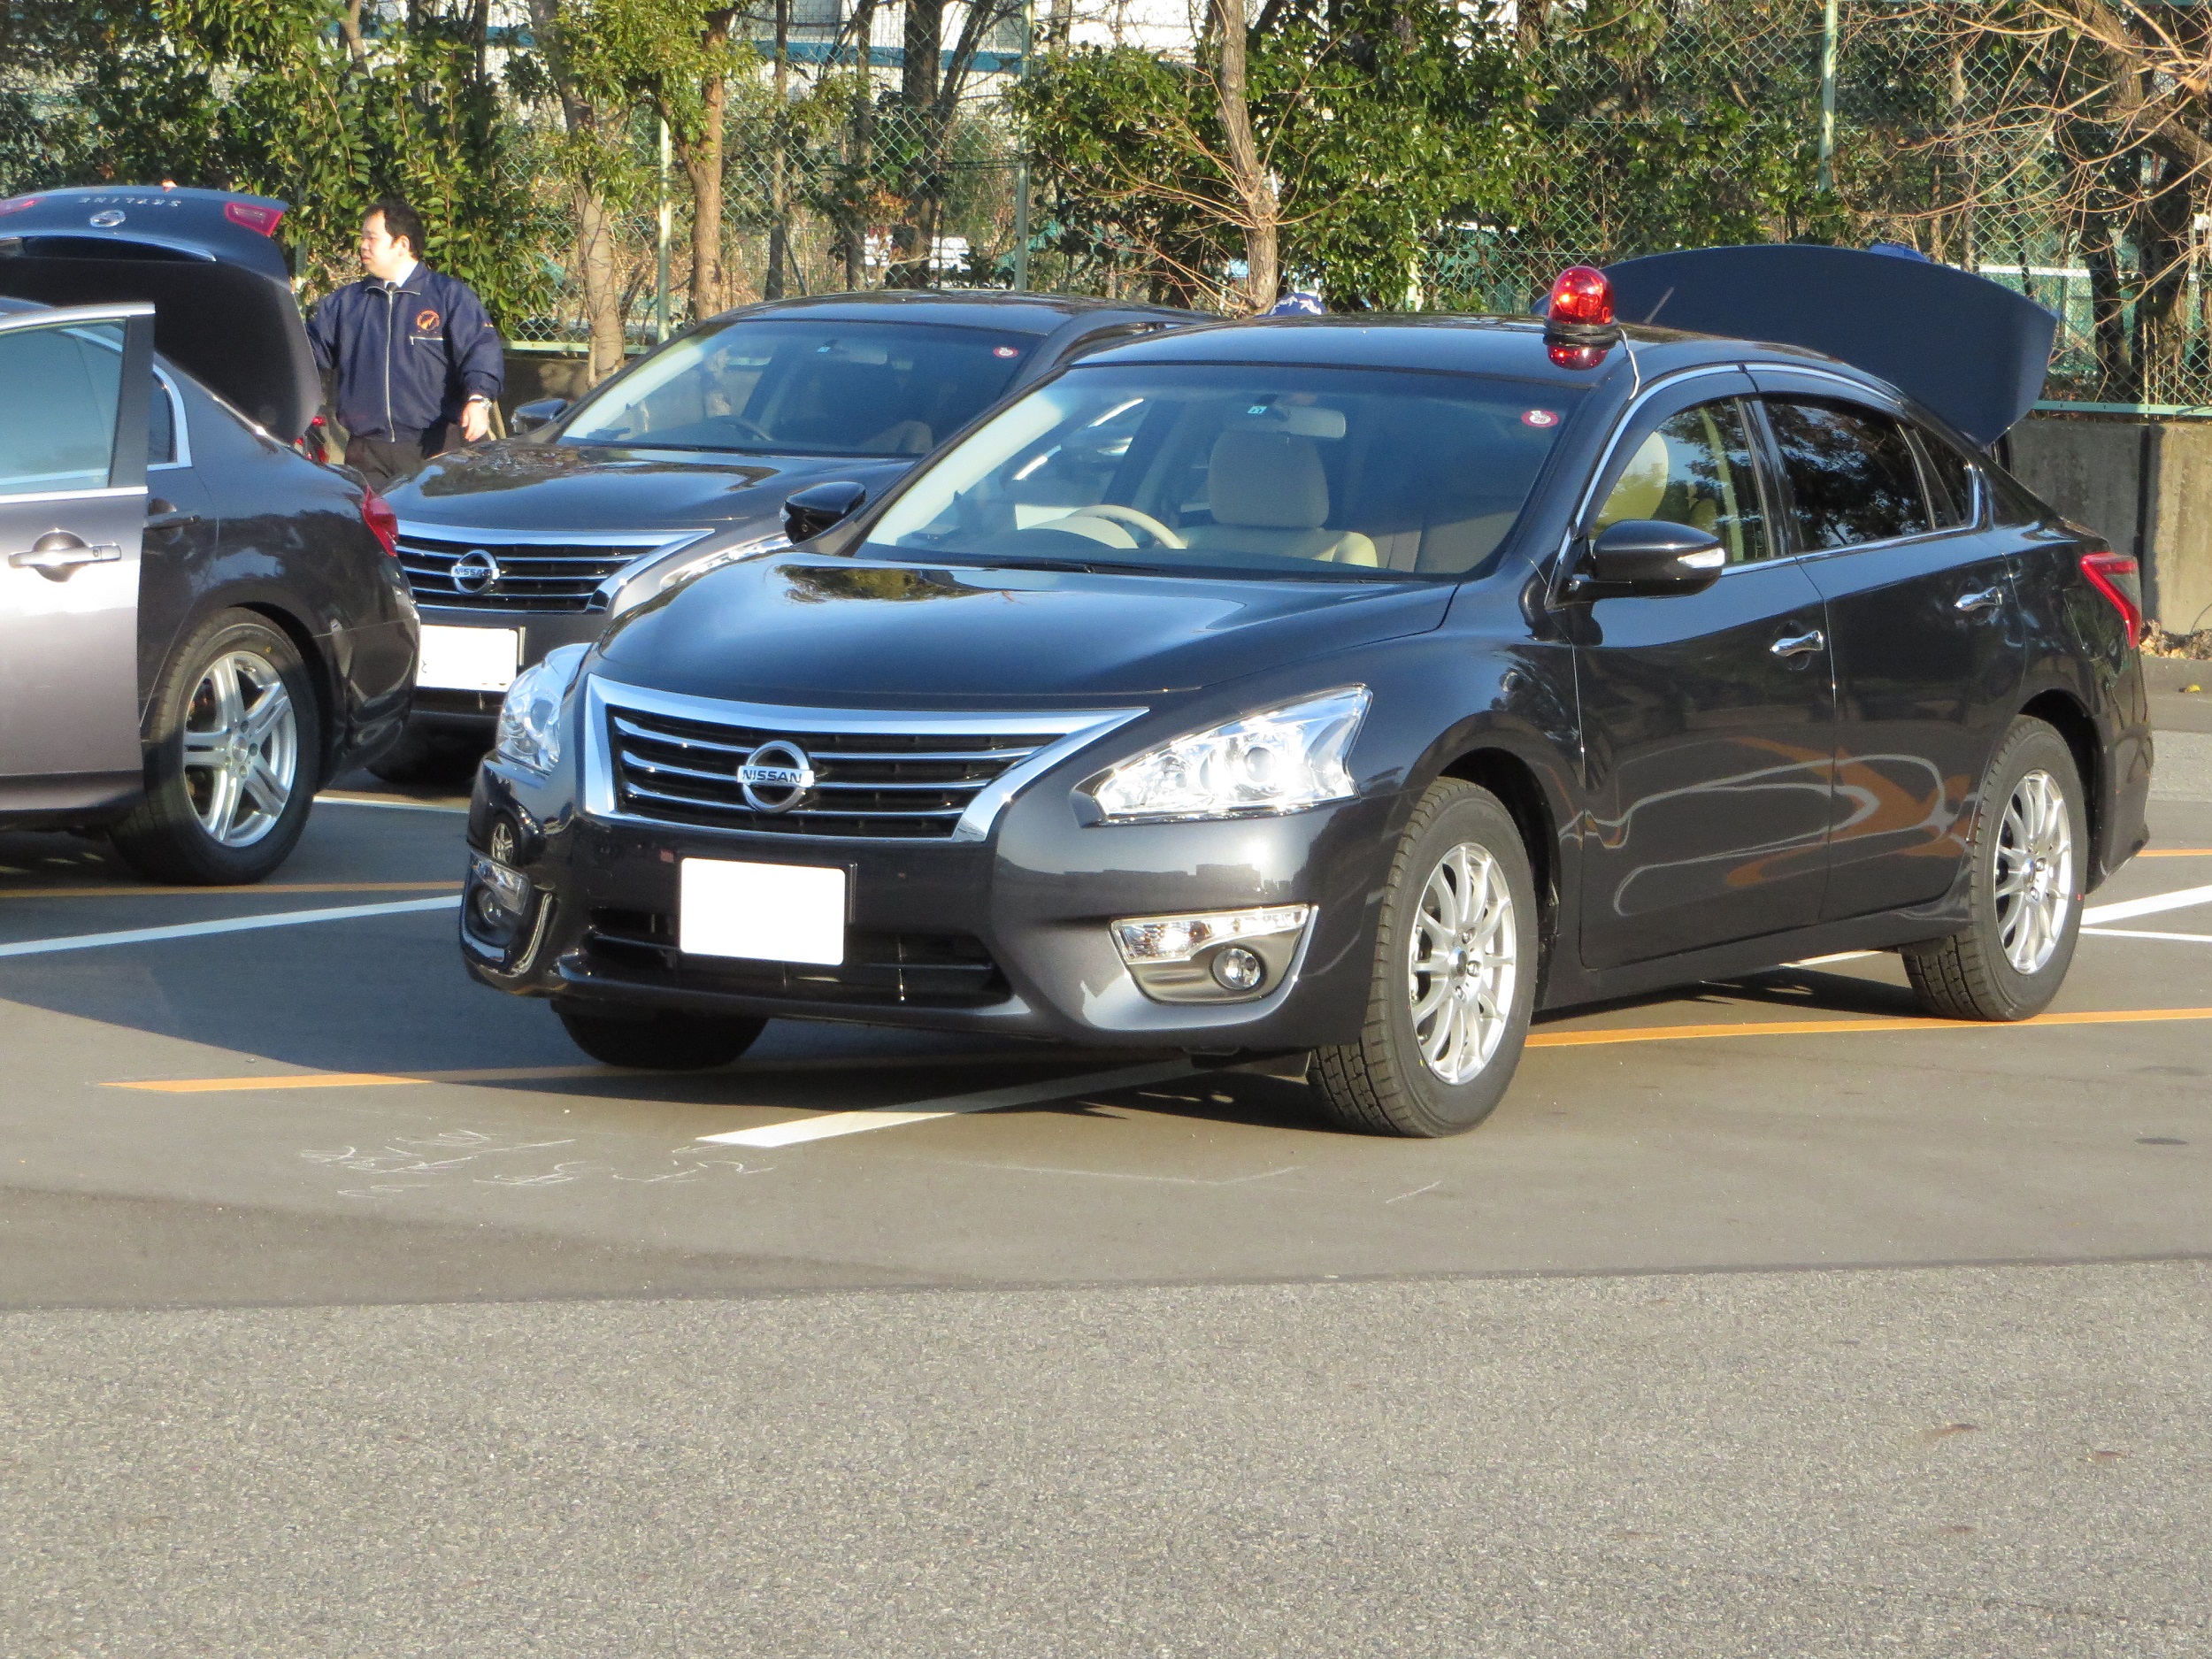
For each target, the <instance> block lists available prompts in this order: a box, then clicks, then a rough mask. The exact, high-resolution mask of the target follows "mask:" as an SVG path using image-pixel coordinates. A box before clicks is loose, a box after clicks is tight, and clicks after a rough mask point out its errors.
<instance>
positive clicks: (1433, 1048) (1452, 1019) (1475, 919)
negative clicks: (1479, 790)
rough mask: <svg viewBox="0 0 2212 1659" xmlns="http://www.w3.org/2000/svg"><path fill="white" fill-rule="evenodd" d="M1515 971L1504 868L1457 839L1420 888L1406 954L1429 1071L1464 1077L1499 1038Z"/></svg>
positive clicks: (1516, 952)
mask: <svg viewBox="0 0 2212 1659" xmlns="http://www.w3.org/2000/svg"><path fill="white" fill-rule="evenodd" d="M1519 970H1520V934H1519V930H1518V927H1517V925H1516V918H1515V917H1514V914H1513V895H1512V891H1511V889H1510V888H1509V887H1507V885H1506V881H1505V872H1503V871H1502V870H1501V869H1500V868H1499V866H1498V861H1497V860H1496V859H1495V858H1494V857H1492V856H1490V854H1489V853H1488V852H1487V851H1486V850H1485V849H1483V848H1482V847H1481V846H1480V845H1479V844H1478V843H1476V842H1474V841H1462V842H1461V843H1460V844H1459V845H1458V846H1456V847H1455V848H1453V849H1451V850H1450V851H1449V852H1448V853H1446V854H1445V855H1444V856H1443V857H1442V858H1441V859H1440V860H1439V861H1438V862H1437V865H1436V867H1435V869H1433V870H1432V871H1431V872H1429V879H1428V881H1427V883H1426V885H1425V886H1424V887H1423V888H1422V890H1421V902H1420V905H1419V907H1418V908H1417V910H1416V912H1415V915H1414V923H1413V929H1412V938H1411V940H1410V941H1409V945H1408V949H1407V956H1406V987H1407V994H1408V995H1409V997H1410V998H1411V1000H1412V1007H1413V1035H1414V1041H1416V1042H1417V1044H1418V1045H1419V1047H1420V1049H1421V1058H1422V1060H1423V1061H1424V1062H1425V1063H1426V1064H1427V1066H1428V1068H1429V1070H1430V1071H1432V1072H1434V1073H1435V1074H1436V1075H1437V1076H1438V1077H1440V1078H1441V1079H1443V1080H1444V1081H1445V1082H1447V1083H1452V1084H1460V1083H1464V1082H1466V1081H1467V1080H1468V1079H1470V1078H1471V1077H1473V1076H1474V1075H1475V1074H1476V1073H1477V1072H1478V1071H1481V1070H1482V1068H1483V1067H1484V1066H1486V1065H1487V1064H1489V1063H1490V1058H1491V1056H1493V1055H1494V1054H1496V1053H1497V1051H1498V1044H1499V1043H1500V1042H1501V1041H1503V1039H1504V1036H1505V1033H1506V1027H1507V1025H1509V1023H1510V1020H1511V1016H1512V1010H1513V989H1514V981H1515V979H1516V977H1517V975H1518V973H1519Z"/></svg>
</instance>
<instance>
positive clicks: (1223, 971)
mask: <svg viewBox="0 0 2212 1659" xmlns="http://www.w3.org/2000/svg"><path fill="white" fill-rule="evenodd" d="M1213 976H1214V979H1216V980H1217V982H1218V983H1219V984H1220V986H1221V988H1222V989H1223V990H1225V991H1236V992H1239V993H1242V992H1245V991H1256V990H1258V989H1259V988H1260V981H1261V980H1262V979H1265V978H1267V964H1265V963H1263V962H1262V961H1261V960H1260V959H1259V958H1258V957H1257V956H1254V955H1253V954H1252V953H1251V952H1250V951H1248V950H1247V949H1245V948H1244V947H1243V946H1242V945H1232V946H1230V947H1229V948H1228V949H1226V950H1217V951H1216V952H1214V962H1213Z"/></svg>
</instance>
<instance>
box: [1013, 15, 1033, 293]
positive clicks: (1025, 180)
mask: <svg viewBox="0 0 2212 1659" xmlns="http://www.w3.org/2000/svg"><path fill="white" fill-rule="evenodd" d="M1036 44H1037V9H1036V5H1035V3H1034V0H1022V60H1021V67H1020V68H1019V69H1018V70H1017V71H1016V72H1015V75H1014V78H1015V79H1016V80H1017V81H1026V80H1028V79H1029V56H1030V53H1031V52H1032V51H1033V50H1035V48H1036ZM1028 287H1029V146H1028V144H1027V143H1026V142H1024V144H1023V146H1022V150H1021V154H1020V155H1019V156H1018V157H1016V158H1015V161H1014V291H1015V292H1016V293H1021V292H1024V291H1025V290H1026V289H1027V288H1028Z"/></svg>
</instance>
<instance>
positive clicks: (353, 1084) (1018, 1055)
mask: <svg viewBox="0 0 2212 1659" xmlns="http://www.w3.org/2000/svg"><path fill="white" fill-rule="evenodd" d="M1097 1058H1098V1056H1095V1055H1090V1054H1078V1055H1065V1054H1053V1053H1044V1054H1040V1053H1035V1052H1026V1053H1025V1052H1022V1051H1020V1050H1016V1051H1014V1052H1012V1053H1008V1054H926V1055H925V1054H903V1055H880V1056H870V1057H868V1058H866V1059H859V1060H759V1061H746V1062H741V1063H740V1064H737V1065H733V1066H729V1067H726V1068H724V1069H723V1071H720V1072H718V1073H716V1074H715V1075H720V1076H727V1075H729V1074H730V1073H732V1072H744V1073H748V1074H752V1075H758V1074H760V1073H763V1072H774V1073H781V1072H799V1071H891V1070H894V1069H895V1068H898V1067H902V1066H903V1067H907V1068H910V1069H918V1068H921V1067H937V1066H962V1065H978V1066H983V1065H1046V1066H1056V1065H1067V1064H1080V1063H1083V1062H1086V1061H1090V1062H1094V1061H1095V1060H1096V1059H1097ZM682 1075H684V1074H683V1073H681V1072H675V1071H651V1072H645V1071H624V1070H621V1069H620V1068H618V1067H615V1066H611V1065H525V1066H484V1067H478V1068H472V1069H469V1070H465V1071H293V1072H279V1073H276V1074H274V1075H271V1076H263V1077H185V1078H153V1079H142V1080H127V1081H122V1082H112V1083H103V1084H102V1085H101V1086H100V1087H103V1088H128V1089H139V1090H142V1091H144V1092H146V1093H149V1094H224V1093H227V1092H230V1091H234V1090H235V1091H240V1092H245V1091H254V1092H258V1091H260V1090H264V1089H280V1088H377V1087H386V1086H388V1085H393V1084H401V1083H534V1082H543V1081H547V1080H550V1079H562V1078H616V1077H645V1076H651V1077H680V1076H682ZM698 1075H702V1076H703V1075H707V1074H706V1073H700V1074H698Z"/></svg>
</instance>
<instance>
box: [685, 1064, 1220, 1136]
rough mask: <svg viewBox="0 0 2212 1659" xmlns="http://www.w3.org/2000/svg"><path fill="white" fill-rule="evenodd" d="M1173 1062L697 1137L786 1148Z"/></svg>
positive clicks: (1093, 1083) (1167, 1067) (1118, 1081)
mask: <svg viewBox="0 0 2212 1659" xmlns="http://www.w3.org/2000/svg"><path fill="white" fill-rule="evenodd" d="M1194 1069H1195V1068H1194V1067H1193V1066H1191V1065H1190V1064H1188V1063H1187V1062H1185V1061H1181V1060H1177V1061H1173V1062H1170V1063H1167V1064H1158V1065H1139V1066H1132V1067H1130V1068H1129V1069H1128V1070H1127V1071H1093V1072H1091V1073H1089V1074H1088V1075H1087V1076H1084V1077H1064V1078H1059V1079H1055V1080H1054V1081H1052V1082H1049V1083H1024V1084H1021V1085H1019V1086H1018V1087H1014V1088H993V1089H985V1090H983V1091H982V1092H981V1093H980V1094H948V1095H946V1096H945V1097H944V1098H943V1099H941V1100H925V1101H916V1102H914V1103H913V1104H912V1105H911V1106H896V1107H886V1108H885V1109H884V1110H881V1111H856V1112H824V1113H822V1114H821V1115H820V1116H818V1117H814V1118H792V1119H791V1120H790V1121H789V1122H787V1123H780V1124H770V1125H768V1126H767V1127H766V1128H764V1129H733V1130H731V1131H730V1132H729V1133H726V1134H718V1135H701V1136H700V1137H699V1139H700V1140H702V1141H706V1142H709V1143H710V1144H711V1145H714V1146H718V1147H790V1146H797V1145H798V1144H799V1143H800V1142H801V1141H829V1140H833V1139H834V1138H835V1137H837V1136H839V1135H862V1134H866V1133H868V1132H869V1131H870V1130H871V1129H896V1128H899V1127H901V1126H902V1125H906V1124H919V1123H927V1122H929V1121H930V1120H931V1119H932V1118H958V1117H961V1116H963V1115H964V1114H965V1113H968V1112H988V1111H997V1110H1001V1109H1002V1108H1004V1107H1008V1106H1034V1105H1038V1104H1040V1103H1041V1102H1045V1101H1054V1100H1071V1099H1073V1098H1074V1097H1075V1096H1076V1095H1078V1094H1094V1093H1096V1092H1098V1091H1100V1090H1102V1089H1110V1088H1134V1087H1138V1086H1139V1085H1140V1084H1144V1083H1164V1082H1166V1081H1167V1080H1168V1079H1170V1078H1178V1077H1188V1076H1190V1075H1191V1073H1192V1071H1194Z"/></svg>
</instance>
